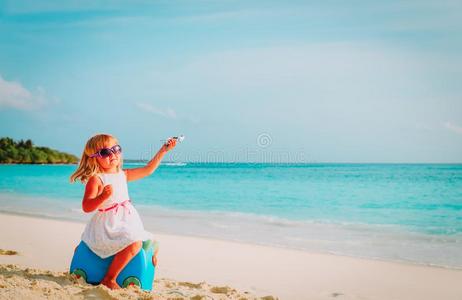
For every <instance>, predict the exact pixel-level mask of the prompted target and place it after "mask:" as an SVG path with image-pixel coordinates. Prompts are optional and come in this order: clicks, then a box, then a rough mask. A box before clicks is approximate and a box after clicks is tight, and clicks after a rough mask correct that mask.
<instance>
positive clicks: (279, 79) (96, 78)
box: [0, 0, 462, 162]
mask: <svg viewBox="0 0 462 300" xmlns="http://www.w3.org/2000/svg"><path fill="white" fill-rule="evenodd" d="M63 2H65V1H32V0H30V1H1V0H0V120H1V126H0V136H10V137H13V138H15V139H20V138H23V139H27V138H30V139H32V140H33V141H34V142H35V143H36V144H38V145H45V146H49V147H52V148H56V149H60V150H63V151H67V152H70V153H74V154H76V155H80V153H81V152H82V150H83V146H84V143H85V141H86V140H87V139H88V138H89V137H90V136H91V135H93V134H95V133H99V132H108V133H112V134H114V135H116V136H117V137H118V138H119V140H120V142H121V144H122V146H123V148H124V151H125V157H126V158H136V159H137V158H148V157H149V156H150V155H151V154H153V153H154V152H155V151H156V150H157V149H158V147H159V146H160V144H161V142H160V140H161V139H163V138H165V137H168V136H171V135H176V134H181V133H183V134H185V135H186V139H185V141H184V143H183V144H181V145H180V146H179V147H177V149H176V150H175V153H172V154H170V157H169V159H173V160H186V161H273V162H282V161H287V160H289V161H298V162H462V79H461V78H462V57H461V54H460V53H462V16H461V11H462V2H460V1H413V0H411V1H252V0H247V1H227V0H224V1H175V0H169V1H66V2H65V3H63Z"/></svg>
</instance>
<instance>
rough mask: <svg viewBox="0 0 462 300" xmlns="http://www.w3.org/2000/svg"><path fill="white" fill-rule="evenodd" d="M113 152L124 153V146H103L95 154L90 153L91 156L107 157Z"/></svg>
mask: <svg viewBox="0 0 462 300" xmlns="http://www.w3.org/2000/svg"><path fill="white" fill-rule="evenodd" d="M111 153H114V154H118V153H122V147H120V146H119V145H115V146H112V147H111V148H101V149H99V150H98V151H97V152H96V153H95V154H92V155H90V157H101V158H105V157H108V156H110V155H111Z"/></svg>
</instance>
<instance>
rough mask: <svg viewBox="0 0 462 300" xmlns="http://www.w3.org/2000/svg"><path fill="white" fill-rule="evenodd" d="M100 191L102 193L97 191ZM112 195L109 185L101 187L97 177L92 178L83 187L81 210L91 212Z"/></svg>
mask: <svg viewBox="0 0 462 300" xmlns="http://www.w3.org/2000/svg"><path fill="white" fill-rule="evenodd" d="M101 189H102V192H101V193H99V191H100V190H101ZM111 194H112V186H111V185H110V184H108V185H106V186H105V187H104V188H103V187H102V183H101V181H100V180H99V178H98V176H92V177H91V178H90V179H89V180H88V182H87V185H86V186H85V193H84V195H83V200H82V209H83V211H84V212H87V213H88V212H92V211H94V210H95V209H97V208H98V207H99V206H100V205H101V204H102V203H103V202H104V201H105V200H106V199H107V198H109V197H110V196H111Z"/></svg>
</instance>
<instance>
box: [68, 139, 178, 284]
mask: <svg viewBox="0 0 462 300" xmlns="http://www.w3.org/2000/svg"><path fill="white" fill-rule="evenodd" d="M175 145H176V140H175V139H169V140H168V141H167V142H166V143H165V144H164V145H163V146H162V147H161V148H160V150H159V151H158V152H157V154H156V155H155V156H154V157H153V158H152V159H151V160H150V161H149V162H148V163H147V164H146V166H144V167H141V168H134V169H124V170H122V148H121V147H120V146H119V145H118V142H117V139H116V138H115V137H113V136H111V135H109V134H98V135H95V136H93V137H92V138H90V139H89V140H88V141H87V144H86V145H85V149H84V151H83V154H82V158H81V160H80V164H79V166H78V168H77V170H76V171H75V172H74V173H73V174H72V175H71V177H70V180H71V182H75V181H76V180H80V181H81V182H82V183H86V186H85V194H84V195H83V200H82V209H83V211H84V212H86V213H89V212H93V211H96V213H95V214H94V215H93V217H92V218H91V220H90V222H89V223H88V224H87V226H86V227H85V231H84V232H83V234H82V241H83V242H85V244H87V246H88V247H89V248H90V249H91V250H92V251H93V252H94V253H96V254H97V255H98V256H100V257H101V258H106V257H109V256H112V255H114V254H115V256H114V259H113V261H112V263H111V265H110V266H109V268H108V271H107V273H106V275H105V276H104V278H103V280H102V281H101V283H102V284H104V285H105V286H107V287H109V288H110V289H116V288H119V285H118V284H117V283H116V278H117V276H118V275H119V273H120V272H121V271H122V269H123V268H124V267H125V266H126V265H127V264H128V263H129V262H130V260H131V259H132V258H133V257H134V256H135V255H136V254H137V253H138V252H139V251H140V249H141V246H142V241H145V240H152V234H151V233H150V232H147V231H145V230H144V227H143V223H142V222H141V219H140V216H139V215H138V212H137V211H136V209H135V207H133V205H132V203H131V201H130V197H129V196H128V189H127V181H133V180H138V179H141V178H143V177H146V176H148V175H150V174H152V173H153V172H154V170H155V169H156V168H157V167H158V166H159V164H160V161H161V160H162V158H163V156H164V155H165V153H167V152H168V151H169V150H171V149H173V148H174V147H175ZM152 263H153V264H154V265H156V264H157V251H156V252H155V254H154V256H153V258H152Z"/></svg>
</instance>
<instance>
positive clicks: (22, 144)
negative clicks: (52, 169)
mask: <svg viewBox="0 0 462 300" xmlns="http://www.w3.org/2000/svg"><path fill="white" fill-rule="evenodd" d="M77 161H78V158H77V156H75V155H72V154H68V153H64V152H60V151H57V150H53V149H50V148H47V147H36V146H34V144H33V143H32V141H31V140H26V141H24V140H19V141H17V142H16V141H14V140H13V139H12V138H9V137H2V138H0V163H3V164H72V163H77Z"/></svg>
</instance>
